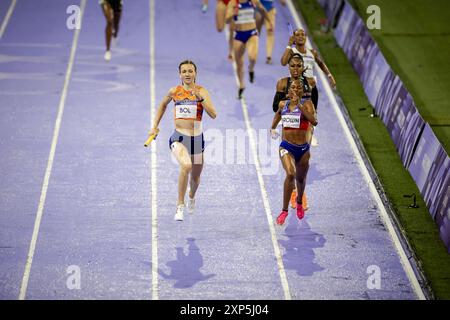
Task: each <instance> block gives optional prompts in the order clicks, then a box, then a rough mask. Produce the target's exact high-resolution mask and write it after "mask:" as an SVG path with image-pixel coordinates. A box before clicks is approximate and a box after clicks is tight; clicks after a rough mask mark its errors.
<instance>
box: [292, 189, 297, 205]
mask: <svg viewBox="0 0 450 320" xmlns="http://www.w3.org/2000/svg"><path fill="white" fill-rule="evenodd" d="M291 208H293V209H295V208H297V189H294V190H292V193H291Z"/></svg>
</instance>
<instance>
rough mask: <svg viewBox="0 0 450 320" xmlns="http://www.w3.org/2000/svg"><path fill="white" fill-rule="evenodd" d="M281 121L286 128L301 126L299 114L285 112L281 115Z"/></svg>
mask: <svg viewBox="0 0 450 320" xmlns="http://www.w3.org/2000/svg"><path fill="white" fill-rule="evenodd" d="M281 121H282V123H283V127H284V128H297V129H298V128H300V115H299V114H284V115H282V116H281Z"/></svg>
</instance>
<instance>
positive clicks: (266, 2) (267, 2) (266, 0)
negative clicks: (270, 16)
mask: <svg viewBox="0 0 450 320" xmlns="http://www.w3.org/2000/svg"><path fill="white" fill-rule="evenodd" d="M259 1H260V2H261V4H262V5H263V7H264V8H265V9H266V10H267V12H269V11H270V10H272V9H273V7H274V5H273V0H259Z"/></svg>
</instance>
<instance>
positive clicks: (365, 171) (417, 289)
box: [287, 0, 426, 300]
mask: <svg viewBox="0 0 450 320" xmlns="http://www.w3.org/2000/svg"><path fill="white" fill-rule="evenodd" d="M287 4H288V7H289V10H290V12H291V15H292V17H294V20H295V24H296V26H297V28H301V29H305V27H304V25H303V23H302V21H301V20H300V17H299V15H298V12H297V11H296V9H295V7H294V5H293V4H292V1H291V0H288V1H287ZM307 46H308V47H310V48H312V45H311V42H310V41H309V39H308V40H307ZM318 74H319V78H320V82H321V86H322V88H324V89H325V93H326V94H327V96H328V100H329V101H330V102H331V105H332V106H333V110H334V112H335V113H336V115H337V117H338V119H339V123H340V124H341V126H342V128H343V129H344V133H345V136H346V137H347V140H348V142H349V143H350V147H351V149H352V151H353V154H354V155H355V157H356V160H357V162H358V165H359V168H360V170H361V173H362V175H363V177H364V179H365V180H366V182H367V184H368V185H369V189H370V192H371V193H372V196H373V198H374V199H375V201H376V203H377V205H378V208H380V216H381V219H382V221H383V223H384V225H385V226H386V228H387V230H388V232H389V234H390V236H391V239H392V241H393V243H394V247H395V249H396V251H397V253H398V255H399V256H400V263H401V264H402V266H403V269H404V270H405V272H406V275H407V276H408V278H409V280H410V282H411V284H412V286H413V289H414V292H415V293H416V295H417V297H418V298H419V299H420V300H426V298H425V295H424V293H423V291H422V287H421V286H420V284H419V281H418V279H417V277H416V274H415V273H414V270H413V268H412V266H411V263H410V262H409V259H408V257H407V256H406V253H405V250H404V249H403V246H402V245H401V243H400V239H399V237H398V235H397V232H396V231H395V228H394V225H393V223H392V220H391V218H390V217H389V215H388V213H387V211H386V207H385V206H384V204H383V201H381V198H380V195H379V194H378V191H377V189H376V187H375V184H374V183H373V181H372V178H371V177H370V174H369V170H368V169H367V167H366V165H365V164H364V161H363V158H362V155H361V153H360V152H359V150H358V147H357V146H356V142H355V140H354V139H353V136H352V134H351V132H350V129H349V127H348V126H347V122H346V121H345V118H344V115H343V114H342V112H341V110H340V109H339V106H338V104H337V101H336V98H335V96H334V94H333V92H332V91H331V87H330V84H329V83H328V81H327V80H326V79H325V76H324V75H323V73H322V72H321V71H319V72H318Z"/></svg>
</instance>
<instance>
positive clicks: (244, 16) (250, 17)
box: [236, 8, 255, 24]
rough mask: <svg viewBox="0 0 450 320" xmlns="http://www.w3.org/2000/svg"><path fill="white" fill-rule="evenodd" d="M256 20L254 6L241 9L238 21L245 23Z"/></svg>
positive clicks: (238, 22)
mask: <svg viewBox="0 0 450 320" xmlns="http://www.w3.org/2000/svg"><path fill="white" fill-rule="evenodd" d="M254 21H255V11H254V9H253V8H248V9H241V10H239V13H238V16H237V20H236V23H237V24H243V23H249V22H254Z"/></svg>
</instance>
